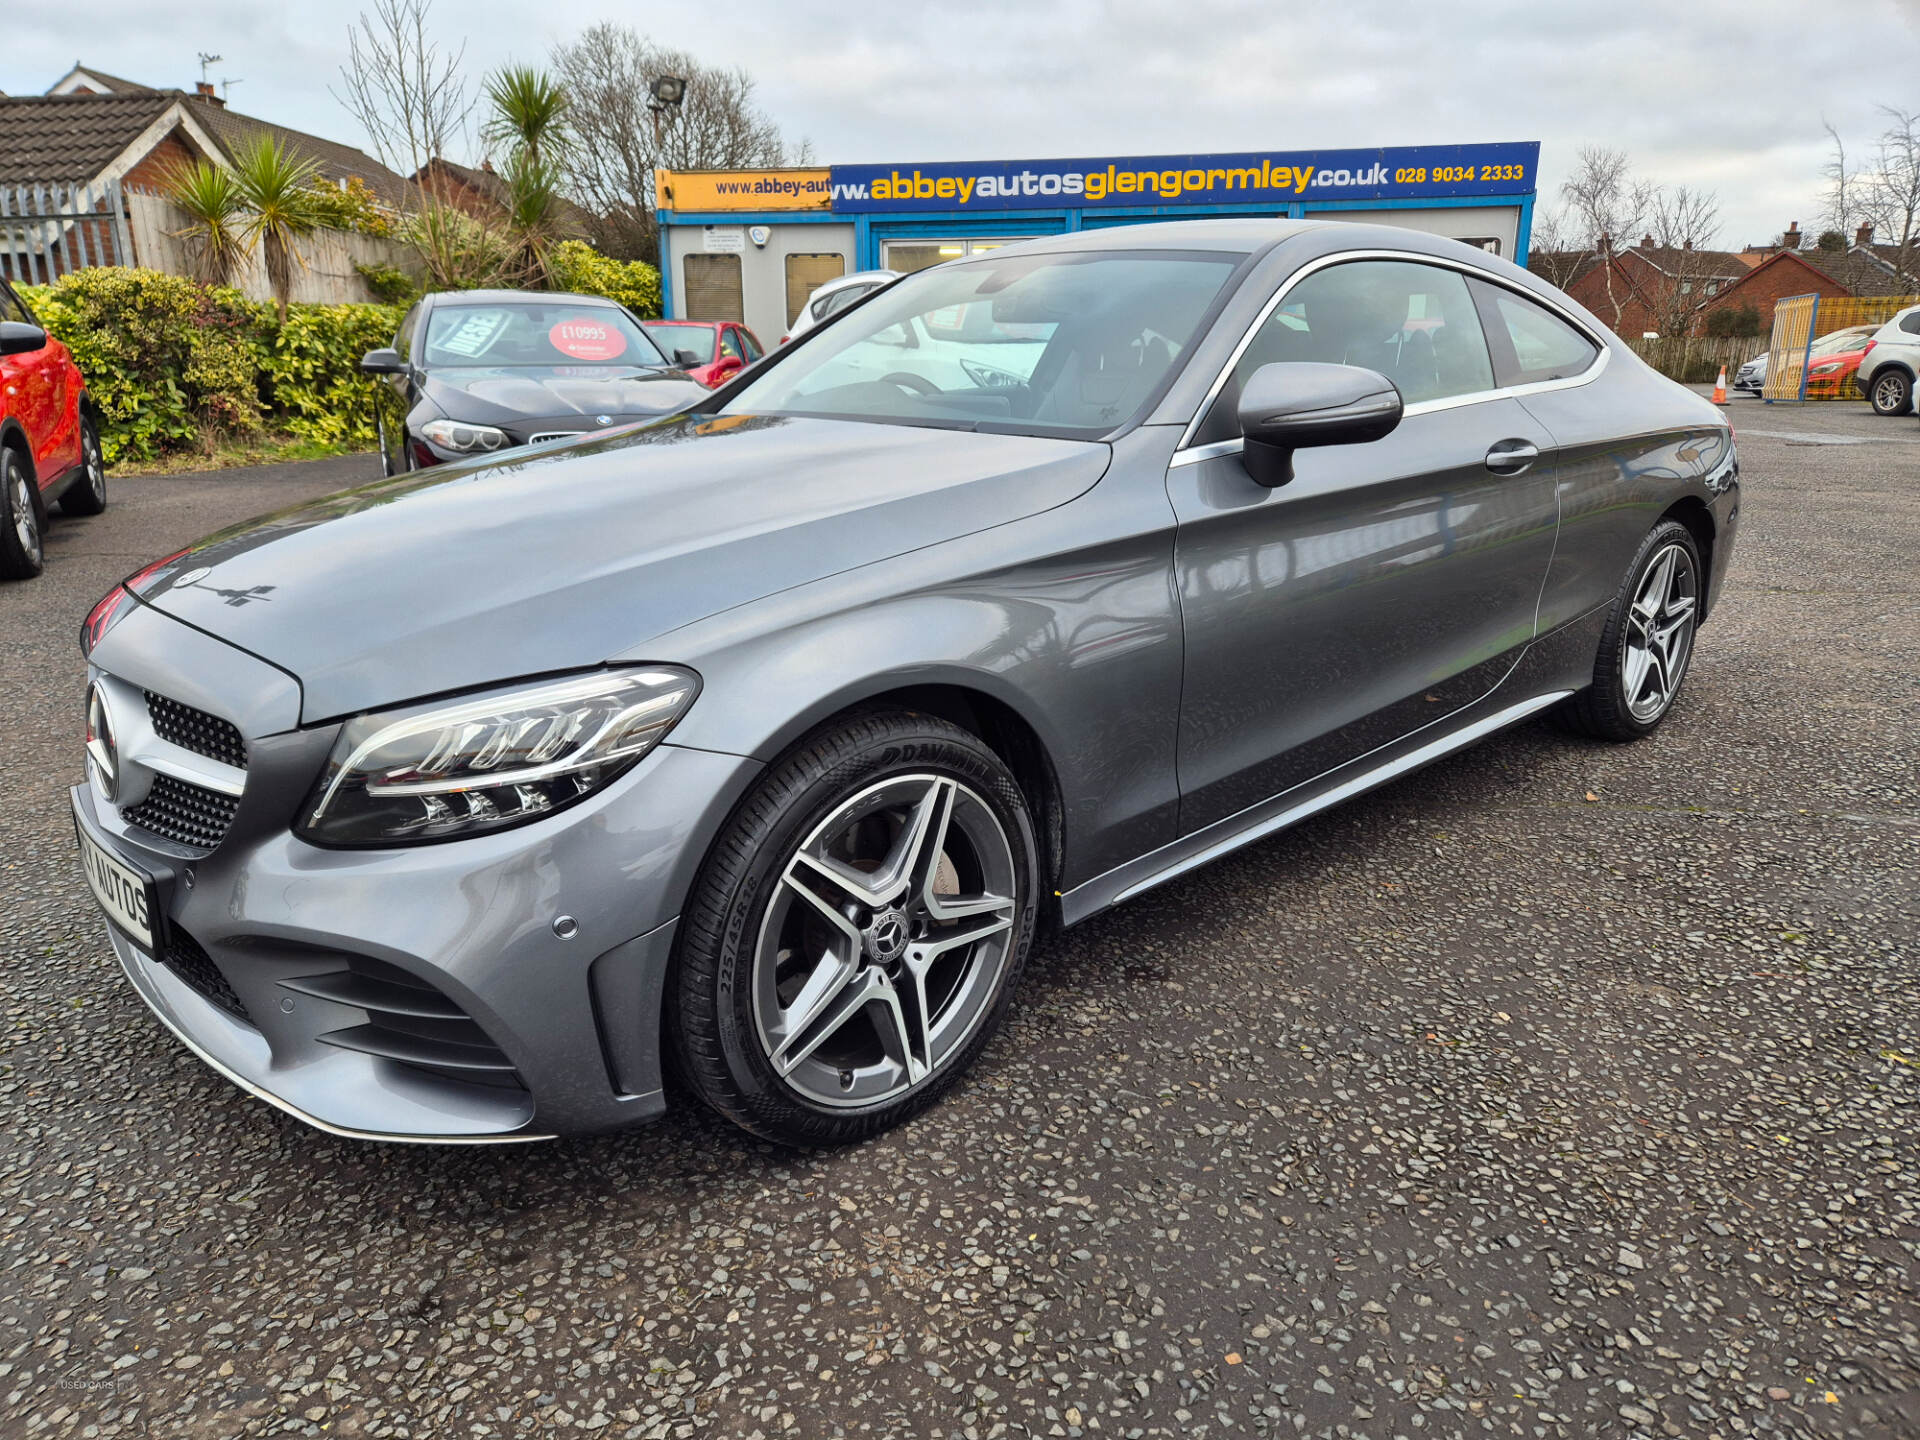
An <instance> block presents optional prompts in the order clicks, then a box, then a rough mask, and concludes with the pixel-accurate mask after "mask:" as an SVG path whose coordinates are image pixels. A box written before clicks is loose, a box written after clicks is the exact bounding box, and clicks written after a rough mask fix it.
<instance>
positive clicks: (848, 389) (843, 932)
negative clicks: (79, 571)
mask: <svg viewBox="0 0 1920 1440" xmlns="http://www.w3.org/2000/svg"><path fill="white" fill-rule="evenodd" d="M1739 497H1740V491H1739V484H1738V464H1737V461H1736V459H1735V454H1734V446H1733V436H1732V432H1731V431H1730V430H1729V428H1728V425H1727V422H1726V420H1725V418H1724V417H1723V416H1722V414H1721V412H1719V411H1718V410H1716V409H1714V408H1713V407H1712V406H1710V405H1709V404H1707V403H1706V402H1705V401H1704V400H1702V399H1700V398H1699V397H1697V396H1695V395H1693V394H1691V393H1690V392H1688V391H1687V390H1684V389H1682V388H1681V387H1680V386H1678V385H1675V384H1673V383H1671V382H1670V381H1667V380H1664V379H1662V378H1661V377H1660V376H1658V375H1656V374H1655V373H1654V372H1653V371H1652V370H1650V369H1648V368H1647V367H1646V366H1645V365H1643V364H1642V363H1641V362H1640V361H1639V360H1638V359H1636V358H1635V357H1634V355H1633V354H1632V352H1630V351H1629V350H1628V349H1627V348H1626V347H1625V346H1624V345H1622V344H1621V343H1620V341H1619V340H1617V339H1616V338H1615V337H1614V336H1612V335H1611V334H1609V333H1608V332H1607V330H1606V329H1605V328H1604V327H1603V326H1602V325H1601V324H1600V323H1599V322H1598V321H1596V320H1595V319H1594V317H1593V316H1592V315H1590V314H1589V313H1587V312H1586V311H1585V310H1583V309H1581V308H1580V306H1578V305H1576V304H1575V303H1574V302H1572V301H1571V300H1569V299H1568V298H1567V297H1566V296H1565V295H1563V294H1561V293H1560V292H1559V291H1557V290H1555V289H1553V288H1552V287H1550V286H1548V285H1546V284H1544V283H1542V282H1541V281H1540V280H1538V279H1537V278H1535V277H1534V276H1532V275H1529V274H1527V273H1526V272H1525V271H1523V270H1519V269H1516V268H1514V267H1513V266H1512V265H1510V264H1507V263H1506V262H1504V261H1502V260H1499V259H1497V258H1494V257H1491V256H1489V255H1486V254H1484V253H1482V252H1480V251H1478V250H1474V249H1470V248H1468V247H1467V246H1464V245H1460V244H1456V243H1454V242H1452V241H1448V240H1444V239H1439V238H1435V237H1431V236H1426V235H1421V234H1416V233H1414V232H1411V231H1406V230H1398V229H1388V228H1383V227H1372V226H1364V225H1349V224H1329V223H1317V222H1290V221H1281V220H1265V219H1245V220H1217V221H1189V222H1184V223H1170V224H1150V225H1141V226H1137V227H1131V228H1120V229H1111V230H1102V231H1100V232H1098V233H1083V234H1071V235H1060V236H1056V237H1052V238H1049V239H1044V240H1036V241H1033V242H1030V243H1026V244H1021V245H1015V246H1009V247H1007V248H1005V249H1000V250H996V251H993V252H992V253H990V254H986V255H982V256H981V257H979V258H977V259H973V260H968V261H963V262H957V263H953V264H948V265H942V266H940V267H938V268H937V269H933V270H929V271H925V272H923V273H920V274H916V275H911V276H909V277H907V278H905V279H903V280H901V281H900V282H899V283H897V284H895V285H892V286H889V287H887V288H886V289H884V290H880V291H878V292H876V293H874V294H872V295H870V296H868V297H867V298H865V299H864V300H862V301H861V302H860V303H859V304H857V305H855V306H853V307H851V308H849V309H848V310H846V311H845V312H843V313H842V314H840V315H838V316H836V317H835V318H834V319H833V320H832V321H831V322H830V323H828V324H826V325H823V326H821V327H820V328H818V329H816V330H814V331H812V332H809V333H808V334H807V335H806V336H804V337H803V338H801V339H800V340H798V341H796V342H795V343H794V344H792V345H789V346H786V347H783V348H782V349H781V350H779V351H777V352H775V353H773V354H771V355H769V356H768V357H767V359H766V360H765V361H763V362H762V363H761V364H760V365H759V366H757V367H756V368H755V369H754V370H752V371H751V372H749V373H748V374H747V375H745V376H743V377H742V378H740V379H739V380H737V381H735V382H733V383H732V384H730V385H728V386H726V387H725V388H723V389H720V390H718V391H715V392H712V393H711V394H707V395H703V396H702V397H701V398H700V399H699V401H698V402H697V403H695V404H694V405H693V407H692V408H691V409H688V410H686V411H683V412H680V413H678V414H675V415H673V416H670V417H668V418H665V419H661V420H656V421H651V422H647V423H644V424H641V425H637V426H634V427H629V428H626V429H622V430H616V431H613V432H610V433H607V434H603V435H598V436H594V437H592V438H588V439H584V440H581V441H579V442H577V443H571V444H561V445H552V446H547V447H543V448H538V449H534V448H525V447H523V448H517V449H509V450H503V451H501V452H499V453H497V454H494V455H490V456H487V457H486V458H485V459H484V460H479V461H474V462H468V463H462V464H454V465H448V466H445V467H442V468H438V469H436V470H433V471H431V472H426V473H423V474H415V475H405V476H399V477H396V478H393V479H389V480H384V481H381V482H379V483H376V484H372V485H368V486H366V487H364V488H361V489H357V490H350V491H347V492H345V493H343V494H339V495H336V496H333V497H331V498H329V499H325V500H322V501H319V502H316V503H314V504H311V505H308V506H305V507H303V508H299V509H294V510H289V511H287V512H284V513H281V514H277V515H271V516H268V517H266V518H264V519H261V520H258V521H254V522H252V523H250V524H249V525H246V526H244V527H241V528H239V529H235V530H230V531H227V532H224V533H222V534H219V535H215V536H212V537H210V538H209V539H207V540H206V541H203V542H202V543H200V544H199V545H196V546H194V547H193V548H191V549H189V550H186V551H183V552H182V553H180V554H177V555H172V556H168V557H167V558H165V559H163V560H160V561H158V562H156V563H155V564H153V565H150V566H148V567H147V568H145V569H143V570H141V571H139V572H138V573H137V574H135V575H133V576H131V577H130V578H129V579H128V580H127V581H126V582H125V583H124V584H123V585H121V586H119V587H117V588H116V589H115V590H114V591H113V592H112V593H111V594H109V595H108V596H107V597H106V598H104V599H103V600H102V601H101V602H100V604H99V606H97V607H96V608H95V610H94V612H93V614H92V615H91V616H89V618H88V620H87V623H86V626H85V630H84V634H83V646H84V648H85V650H86V652H87V662H88V674H89V678H90V682H91V683H90V689H89V692H88V697H87V780H86V783H85V784H83V785H81V786H79V787H77V788H76V789H75V790H74V791H73V796H72V800H73V813H74V819H75V822H76V826H77V829H78V835H79V845H80V852H81V857H82V862H83V866H84V870H85V873H86V876H87V879H88V881H89V883H90V885H91V888H92V889H93V892H94V894H95V896H96V897H97V899H98V900H99V902H100V904H101V906H102V908H103V909H104V910H105V912H106V916H107V920H108V936H109V938H110V940H111V943H112V946H113V950H114V952H115V954H116V956H117V957H118V961H119V965H120V967H121V969H122V970H123V971H124V972H125V974H126V977H127V979H128V980H129V981H130V982H131V984H132V985H133V987H134V988H135V989H136V990H137V991H138V992H139V994H140V996H141V998H142V999H144V1000H145V1001H146V1003H147V1004H148V1005H149V1006H150V1007H151V1008H152V1009H153V1011H154V1012H155V1013H156V1014H157V1015H158V1016H159V1017H160V1019H161V1020H162V1022H163V1023H164V1024H165V1025H166V1026H167V1027H168V1028H169V1029H171V1030H172V1031H173V1032H174V1033H175V1034H176V1035H177V1036H178V1037H179V1038H180V1040H181V1041H183V1042H184V1043H185V1044H186V1045H187V1046H188V1047H189V1048H191V1049H192V1050H193V1051H195V1052H196V1053H197V1054H198V1055H200V1056H201V1058H203V1059H204V1060H205V1061H206V1062H207V1063H208V1064H209V1065H211V1066H212V1067H213V1068H214V1069H216V1070H218V1071H219V1072H220V1073H222V1074H223V1075H225V1076H227V1077H228V1078H229V1079H231V1080H232V1081H234V1082H235V1083H237V1084H238V1085H240V1086H241V1087H243V1088H244V1089H246V1090H248V1091H250V1092H252V1093H253V1094H254V1095H256V1096H259V1097H260V1098H262V1099H265V1100H267V1101H270V1102H271V1103H273V1104H275V1105H277V1106H279V1107H280V1108H282V1109H284V1110H286V1111H289V1112H290V1113H292V1114H294V1115H296V1116H298V1117H300V1118H301V1119H303V1120H307V1121H309V1122H311V1123H313V1124H315V1125H318V1126H320V1127H322V1128H323V1129H327V1130H331V1131H333V1132H335V1133H340V1134H347V1135H354V1136H364V1137H369V1138H379V1139H388V1140H412V1141H443V1142H446V1141H465V1142H480V1141H516V1140H532V1139H539V1138H544V1137H550V1136H555V1135H561V1134H576V1133H582V1132H588V1131H595V1130H604V1129H609V1128H612V1127H617V1126H623V1125H629V1124H632V1123H634V1122H637V1121H641V1120H645V1119H647V1118H649V1117H651V1116H655V1115H658V1114H659V1113H660V1112H661V1111H662V1110H663V1109H664V1108H665V1104H666V1101H665V1097H664V1093H663V1088H662V1075H663V1070H664V1069H666V1068H668V1067H671V1068H672V1069H673V1070H675V1071H677V1072H678V1074H679V1075H680V1076H681V1077H682V1078H683V1079H684V1081H685V1084H686V1086H687V1088H688V1089H690V1090H691V1091H692V1092H693V1093H694V1094H696V1095H698V1096H699V1097H700V1098H701V1099H702V1100H703V1101H705V1102H706V1103H707V1104H709V1105H711V1106H712V1107H713V1108H714V1109H716V1110H717V1111H719V1112H720V1113H721V1114H723V1115H725V1116H727V1117H728V1118H729V1119H731V1120H734V1121H736V1122H738V1123H739V1124H741V1125H743V1126H745V1127H746V1128H748V1129H749V1130H752V1131H754V1132H755V1133H757V1134H759V1135H762V1136H767V1137H770V1138H772V1139H774V1140H777V1141H782V1142H787V1143H792V1144H802V1145H807V1144H831V1143H835V1142H842V1141H848V1140H854V1139H858V1138H860V1137H862V1136H866V1135H869V1134H872V1133H873V1132H875V1131H877V1130H880V1129H882V1128H883V1127H885V1126H889V1125H893V1124H896V1123H898V1122H899V1121H901V1120H902V1119H904V1118H905V1117H907V1116H910V1115H912V1114H914V1113H915V1112H917V1111H919V1110H920V1109H922V1108H923V1107H925V1106H927V1105H929V1104H930V1103H932V1102H933V1101H934V1100H935V1099H936V1098H937V1097H938V1096H939V1095H940V1094H941V1093H942V1092H943V1091H944V1090H946V1089H947V1087H949V1086H950V1085H952V1084H953V1083H954V1081H955V1080H956V1079H957V1078H958V1077H959V1076H960V1075H961V1074H962V1073H963V1072H964V1071H965V1070H966V1069H967V1067H968V1066H969V1065H970V1064H971V1063H972V1062H973V1060H974V1058H975V1057H976V1056H978V1055H979V1053H980V1051H981V1049H982V1048H983V1047H984V1046H985V1045H986V1044H987V1043H988V1042H989V1041H990V1039H991V1038H992V1036H993V1034H994V1031H995V1030H996V1028H997V1027H998V1026H999V1024H1000V1022H1001V1021H1002V1019H1003V1018H1004V1017H1005V1015H1006V1012H1007V1009H1008V1007H1009V1006H1010V1005H1012V1004H1014V1003H1015V997H1016V991H1017V985H1018V981H1019V978H1020V971H1021V966H1022V963H1023V962H1024V961H1025V959H1026V957H1027V955H1028V952H1029V950H1030V948H1031V947H1032V945H1033V943H1034V941H1035V938H1036V936H1039V935H1041V934H1043V933H1045V932H1046V931H1048V930H1049V929H1051V928H1053V927H1058V926H1065V925H1072V924H1074V923H1075V922H1077V921H1079V920H1082V919H1085V918H1086V917H1087V916H1089V915H1092V914H1094V913H1096V912H1098V911H1100V910H1103V909H1105V908H1106V907H1107V906H1110V905H1117V904H1120V903H1121V902H1123V901H1126V900H1128V899H1130V898H1131V897H1133V896H1136V895H1139V894H1141V893H1142V892H1143V891H1147V890H1150V889H1152V888H1153V887H1154V886H1156V885H1159V884H1162V883H1163V882H1165V881H1168V880H1171V879H1173V878H1175V877H1176V876H1179V875H1182V874H1184V873H1186V872H1187V871H1189V870H1191V869H1193V868H1194V867H1195V866H1198V865H1202V864H1205V863H1206V862H1207V861H1209V860H1211V859H1213V858H1214V857H1216V856H1219V855H1222V854H1225V853H1226V852H1228V851H1230V850H1233V849H1235V848H1236V847H1238V846H1241V845H1245V844H1248V843H1249V842H1252V841H1256V840H1259V839H1260V838H1261V837H1263V836H1267V835H1271V834H1273V833H1274V832H1276V831H1278V830H1280V829H1282V828H1284V827H1286V826H1288V825H1291V824H1293V823H1294V822H1296V821H1298V820H1301V819H1303V818H1304V817H1306V816H1309V815H1312V814H1315V813H1316V812H1318V811H1321V810H1324V809H1326V808H1327V807H1328V806H1331V805H1334V804H1337V803H1338V802H1340V801H1341V800H1344V799H1346V798H1348V797H1349V796H1353V795H1357V794H1359V793H1361V792H1362V791H1365V790H1368V789H1371V788H1372V787H1374V786H1376V785H1380V784H1383V783H1385V782H1387V781H1389V780H1392V779H1394V778H1395V777H1397V776H1401V775H1405V774H1407V773H1408V772H1409V771H1412V770H1414V769H1416V768H1417V767H1419V766H1422V765H1425V764H1427V763H1428V762H1430V761H1433V760H1436V759H1438V758H1440V757H1441V756H1443V755H1447V754H1450V753H1452V752H1454V751H1457V750H1460V749H1462V748H1464V747H1466V746H1468V745H1471V744H1473V743H1475V742H1476V741H1479V740H1482V739H1484V738H1486V737H1487V736H1490V735H1492V734H1494V733H1495V732H1496V731H1498V730H1501V729H1503V728H1504V727H1506V726H1510V725H1513V724H1516V723H1517V722H1520V721H1522V720H1525V719H1526V718H1528V717H1529V716H1533V715H1539V714H1543V713H1544V714H1551V715H1552V716H1554V717H1556V718H1557V719H1559V720H1561V721H1563V722H1564V723H1565V724H1566V725H1567V726H1569V727H1570V728H1572V729H1574V730H1577V731H1580V732H1583V733H1585V734H1586V735H1589V736H1596V737H1602V738H1605V739H1609V740H1622V741H1624V740H1634V739H1638V738H1640V737H1643V736H1646V735H1648V734H1649V733H1651V732H1652V731H1653V730H1654V729H1655V728H1656V727H1657V726H1658V725H1659V724H1660V722H1661V720H1662V719H1663V718H1664V717H1665V716H1666V714H1667V713H1668V711H1669V709H1670V708H1671V706H1672V705H1673V703H1674V700H1675V696H1676V695H1677V694H1678V692H1679V690H1680V687H1681V684H1682V682H1683V681H1684V679H1685V678H1686V674H1687V668H1688V661H1689V659H1690V657H1691V655H1692V652H1693V646H1694V643H1695V636H1696V633H1697V631H1698V628H1699V626H1700V625H1701V624H1702V622H1704V621H1705V620H1706V619H1707V618H1708V617H1709V616H1710V615H1711V614H1712V611H1713V606H1714V600H1715V597H1716V596H1717V595H1718V594H1719V592H1720V589H1721V585H1722V583H1723V581H1724V579H1725V576H1726V572H1727V565H1728V562H1729V559H1730V557H1731V554H1732V550H1733V541H1734V535H1735V531H1736V527H1737V524H1738V519H1739Z"/></svg>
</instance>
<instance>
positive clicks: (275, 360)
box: [257, 305, 404, 446]
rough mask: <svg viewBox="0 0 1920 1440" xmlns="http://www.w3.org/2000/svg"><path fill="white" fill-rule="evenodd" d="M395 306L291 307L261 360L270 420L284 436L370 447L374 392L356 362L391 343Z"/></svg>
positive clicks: (397, 315)
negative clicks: (279, 424)
mask: <svg viewBox="0 0 1920 1440" xmlns="http://www.w3.org/2000/svg"><path fill="white" fill-rule="evenodd" d="M403 313H404V312H403V311H402V310H401V308H400V307H399V306H396V305H294V306H290V307H289V308H288V310H287V323H286V324H284V325H279V324H273V323H272V316H271V312H270V311H269V313H268V329H269V331H270V333H269V335H268V338H267V341H266V344H265V345H264V346H263V353H262V354H261V355H260V356H259V358H258V362H257V363H258V364H259V367H260V371H261V374H262V375H263V377H264V379H265V381H266V386H265V389H266V398H267V404H268V408H269V410H270V411H271V413H272V414H273V415H274V416H275V417H276V418H278V419H279V420H280V421H281V422H282V423H283V424H284V425H285V426H286V430H287V433H288V434H289V435H297V436H299V437H300V438H301V439H303V440H319V441H322V442H324V443H326V444H329V445H340V446H354V445H370V444H372V443H373V441H374V411H373V397H374V391H373V387H374V385H375V384H376V383H377V382H375V381H372V380H369V379H367V378H366V377H365V376H363V375H362V374H361V373H360V357H361V356H362V355H364V354H366V353H367V351H369V350H378V349H379V348H380V347H381V346H383V345H391V344H392V343H393V332H394V331H396V330H398V329H399V328H400V317H401V315H402V314H403Z"/></svg>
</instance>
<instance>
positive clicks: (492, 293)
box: [426, 290, 626, 310]
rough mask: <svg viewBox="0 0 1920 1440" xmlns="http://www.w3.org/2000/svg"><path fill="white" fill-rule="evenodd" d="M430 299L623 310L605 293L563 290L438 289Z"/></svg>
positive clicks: (462, 302) (450, 301)
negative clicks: (586, 293)
mask: <svg viewBox="0 0 1920 1440" xmlns="http://www.w3.org/2000/svg"><path fill="white" fill-rule="evenodd" d="M426 298H427V299H428V300H432V301H435V302H443V303H453V302H458V303H461V304H465V303H467V302H469V301H478V302H479V303H480V304H482V305H552V304H555V303H559V304H564V305H598V306H603V307H607V308H611V309H614V310H623V309H625V308H626V307H625V306H623V305H622V304H621V303H620V302H619V301H618V300H609V299H607V297H606V296H604V295H575V294H573V293H571V292H570V291H563V290H436V291H434V292H433V293H432V294H431V295H429V296H427V297H426Z"/></svg>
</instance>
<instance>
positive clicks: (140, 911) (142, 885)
mask: <svg viewBox="0 0 1920 1440" xmlns="http://www.w3.org/2000/svg"><path fill="white" fill-rule="evenodd" d="M74 834H75V835H76V836H77V837H78V838H79V841H80V869H81V870H82V871H83V872H84V873H85V875H86V877H87V888H88V889H90V890H92V891H93V898H94V899H95V900H98V901H99V902H100V908H101V909H102V910H104V911H106V912H107V918H108V919H109V920H111V921H112V922H113V923H114V924H116V925H118V926H119V927H120V928H121V929H122V930H124V931H126V932H127V934H129V935H131V936H132V937H133V938H134V939H135V940H136V941H138V942H139V943H140V945H141V947H142V948H143V949H145V950H146V951H147V952H148V953H149V954H151V953H152V952H153V932H154V924H155V918H156V917H157V916H158V915H159V913H160V905H159V901H158V899H157V898H156V896H155V893H154V888H153V881H152V880H150V879H148V878H147V877H146V876H145V875H142V874H141V873H140V872H139V871H138V870H136V869H134V868H133V867H132V866H131V865H128V864H126V863H125V862H124V861H122V860H119V859H117V858H115V857H114V856H112V855H109V854H108V853H107V852H106V851H105V850H103V849H101V848H100V846H99V845H97V844H95V843H94V841H93V840H92V839H90V838H89V837H88V835H87V832H86V831H85V830H83V829H81V828H80V827H79V826H78V825H75V827H74Z"/></svg>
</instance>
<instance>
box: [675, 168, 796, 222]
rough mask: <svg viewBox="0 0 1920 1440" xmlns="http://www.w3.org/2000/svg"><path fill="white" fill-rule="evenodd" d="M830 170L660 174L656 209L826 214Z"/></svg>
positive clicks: (709, 171) (705, 171)
mask: <svg viewBox="0 0 1920 1440" xmlns="http://www.w3.org/2000/svg"><path fill="white" fill-rule="evenodd" d="M827 175H828V172H827V171H825V170H656V171H654V172H653V189H654V204H655V205H656V206H657V207H658V208H660V209H662V210H673V211H677V212H678V213H680V214H682V215H691V214H698V213H702V212H705V211H709V210H826V209H829V208H831V200H830V197H831V195H832V193H833V192H832V189H831V187H830V186H829V185H828V183H827Z"/></svg>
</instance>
